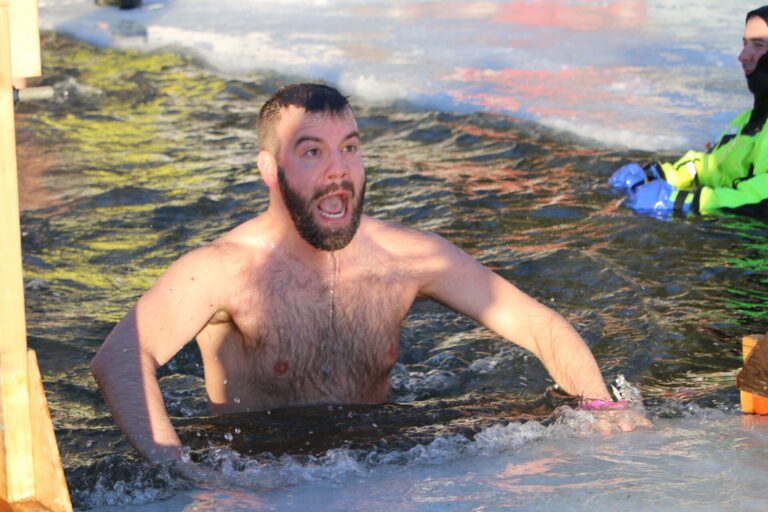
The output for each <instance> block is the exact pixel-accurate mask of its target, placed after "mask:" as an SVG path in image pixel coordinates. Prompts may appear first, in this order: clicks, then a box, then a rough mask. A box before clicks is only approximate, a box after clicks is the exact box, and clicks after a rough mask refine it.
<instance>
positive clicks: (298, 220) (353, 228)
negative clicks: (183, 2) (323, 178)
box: [277, 166, 365, 251]
mask: <svg viewBox="0 0 768 512" xmlns="http://www.w3.org/2000/svg"><path fill="white" fill-rule="evenodd" d="M277 181H278V183H279V184H280V193H281V194H282V196H283V201H284V202H285V206H286V208H287V209H288V213H289V214H290V215H291V220H293V224H294V226H296V230H297V231H298V232H299V234H300V235H301V237H302V238H303V239H304V240H305V241H306V242H307V243H308V244H309V245H311V246H312V247H314V248H316V249H321V250H323V251H338V250H339V249H343V248H344V247H346V246H347V244H349V242H351V241H352V238H354V236H355V233H357V228H358V226H360V217H361V215H362V214H363V200H364V199H365V182H363V188H362V189H361V190H360V197H356V195H355V189H354V187H353V185H352V182H351V181H349V180H344V181H342V182H341V183H332V184H330V185H328V186H327V187H325V189H323V190H318V191H316V192H315V193H314V195H313V196H312V198H311V199H310V200H309V201H307V200H305V199H304V198H302V197H301V196H300V195H299V193H298V192H296V191H295V190H293V189H292V188H291V187H290V185H288V182H287V181H286V179H285V170H284V169H283V168H282V167H280V166H278V168H277ZM340 189H344V190H349V191H350V192H351V198H350V204H347V205H346V207H347V208H352V212H351V218H350V221H349V224H347V225H346V226H344V227H340V228H332V229H324V228H322V227H321V226H320V225H318V223H317V222H315V217H314V215H313V213H314V209H313V208H312V206H311V204H312V202H314V201H315V200H317V199H319V198H320V197H322V196H324V195H326V194H330V193H332V192H335V191H337V190H340ZM355 199H357V200H356V201H355Z"/></svg>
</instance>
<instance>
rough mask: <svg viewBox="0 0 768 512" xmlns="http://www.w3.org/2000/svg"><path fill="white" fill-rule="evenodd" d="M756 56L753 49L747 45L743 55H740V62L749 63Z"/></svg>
mask: <svg viewBox="0 0 768 512" xmlns="http://www.w3.org/2000/svg"><path fill="white" fill-rule="evenodd" d="M754 54H755V52H754V50H753V49H751V48H750V47H749V45H745V46H744V48H742V49H741V53H739V62H748V61H750V60H752V58H753V56H754Z"/></svg>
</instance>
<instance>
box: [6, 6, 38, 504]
mask: <svg viewBox="0 0 768 512" xmlns="http://www.w3.org/2000/svg"><path fill="white" fill-rule="evenodd" d="M9 18H10V16H9V7H8V0H0V254H2V255H3V264H2V265H0V283H3V285H2V286H0V405H1V406H2V427H3V430H2V433H3V435H2V436H0V437H2V438H3V441H2V447H0V449H1V450H2V452H3V455H4V457H3V461H4V463H5V467H4V468H3V471H2V472H0V473H2V476H0V489H2V488H4V489H5V494H4V498H5V499H6V500H7V501H8V502H10V503H14V502H16V501H23V500H25V499H28V498H30V497H31V496H33V495H34V492H35V487H34V461H33V455H32V436H31V424H30V417H29V395H28V389H27V388H28V385H27V381H28V378H27V360H26V359H27V355H26V353H27V346H26V345H27V332H26V325H25V316H24V280H23V276H22V270H21V269H22V266H21V230H20V226H19V205H18V185H17V176H16V134H15V127H14V114H13V93H12V89H11V71H10V70H11V65H10V64H11V63H10V37H9V30H8V26H9V25H8V23H9ZM11 471H12V472H13V474H12V475H11Z"/></svg>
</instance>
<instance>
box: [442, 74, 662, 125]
mask: <svg viewBox="0 0 768 512" xmlns="http://www.w3.org/2000/svg"><path fill="white" fill-rule="evenodd" d="M642 72H643V70H642V69H640V68H637V67H628V66H625V67H619V68H612V69H611V71H610V73H611V78H610V79H608V78H606V70H605V69H600V68H595V67H578V68H563V69H559V70H556V71H547V70H540V69H539V70H528V69H502V70H492V69H478V68H456V69H454V70H453V71H452V72H451V73H450V74H448V75H445V76H443V77H441V78H442V79H444V80H446V81H448V82H450V81H454V82H459V83H460V84H461V85H458V86H457V87H455V88H451V87H450V86H448V87H447V88H446V89H445V93H447V94H448V95H450V96H451V97H453V98H455V99H456V100H457V101H459V102H463V103H469V104H472V105H477V106H479V107H483V108H486V109H490V110H494V111H497V112H505V113H515V112H518V111H521V110H525V112H527V113H529V114H532V115H534V116H537V117H540V118H554V117H556V118H559V119H585V118H586V119H592V120H594V121H597V120H601V118H604V117H606V116H609V115H615V114H611V112H612V109H609V108H605V107H606V106H608V105H620V106H624V107H626V106H628V105H632V104H634V103H637V102H638V101H639V100H640V99H641V98H639V97H638V96H637V95H636V93H637V91H635V90H634V87H633V86H632V85H633V84H635V83H636V82H637V77H638V76H642ZM468 83H470V84H472V83H474V84H476V86H475V87H467V84H468ZM646 101H647V99H646ZM604 121H611V122H613V123H615V121H616V120H615V119H604Z"/></svg>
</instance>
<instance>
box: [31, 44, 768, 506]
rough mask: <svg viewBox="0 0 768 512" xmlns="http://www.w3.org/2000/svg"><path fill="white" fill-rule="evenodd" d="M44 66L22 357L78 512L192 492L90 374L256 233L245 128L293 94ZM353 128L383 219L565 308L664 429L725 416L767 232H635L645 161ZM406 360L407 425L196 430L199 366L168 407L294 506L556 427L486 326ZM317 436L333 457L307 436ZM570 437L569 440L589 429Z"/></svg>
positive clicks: (523, 359)
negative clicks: (138, 303)
mask: <svg viewBox="0 0 768 512" xmlns="http://www.w3.org/2000/svg"><path fill="white" fill-rule="evenodd" d="M43 47H44V49H45V51H46V58H45V63H46V70H45V76H47V77H48V80H50V81H51V82H53V83H55V85H56V88H57V91H58V96H57V98H58V100H56V101H52V102H49V103H47V104H43V105H21V106H20V107H19V109H18V114H19V115H18V119H19V122H18V130H19V137H18V140H19V144H20V152H21V153H22V154H26V155H30V158H28V159H20V161H22V162H30V161H34V165H33V164H30V166H29V168H28V169H32V170H30V171H29V172H30V173H33V175H31V176H30V178H34V180H35V184H36V185H35V186H36V187H38V189H39V192H35V193H34V194H33V195H34V197H32V199H35V200H30V201H28V202H25V204H26V206H27V209H26V210H25V211H24V212H23V216H22V229H23V248H24V265H25V283H26V294H27V295H26V300H27V313H28V322H29V327H28V331H29V344H30V346H31V348H33V349H35V350H36V351H37V354H38V358H39V360H40V366H41V370H42V373H43V380H44V384H45V388H46V392H47V394H48V399H49V404H50V408H51V413H52V415H53V419H54V424H55V428H56V433H57V436H58V439H59V442H60V448H61V452H62V457H63V461H64V464H65V466H66V473H67V477H68V480H69V483H70V488H71V492H72V496H73V500H74V502H75V504H76V505H77V506H79V507H88V506H95V505H102V504H108V503H118V504H119V503H139V502H142V501H153V500H156V499H160V498H163V497H167V496H170V495H172V494H173V493H174V492H175V491H174V489H175V488H176V487H177V486H178V485H181V484H180V483H179V481H178V480H176V479H175V477H173V476H171V475H170V474H168V473H167V472H165V470H163V469H162V468H151V467H149V466H146V465H144V464H142V463H141V462H139V461H137V459H136V456H135V455H134V454H133V452H132V450H131V449H130V448H129V447H128V445H127V444H126V442H125V441H123V440H122V438H121V437H120V435H119V432H118V431H117V430H116V428H115V427H114V424H113V423H112V420H111V418H110V416H109V414H108V412H107V410H106V408H105V406H104V404H103V402H102V400H101V397H100V395H99V393H98V391H97V389H96V386H95V383H94V381H93V380H92V378H91V376H90V373H89V371H88V368H87V365H88V362H89V361H90V358H91V357H92V356H93V354H94V353H95V351H96V350H97V348H98V346H99V345H100V344H101V342H102V340H103V339H104V337H105V336H106V335H107V333H108V332H109V331H110V329H111V328H112V326H113V325H114V323H115V322H116V321H117V320H118V319H119V318H120V317H121V316H122V314H123V313H124V312H125V311H126V310H127V309H128V307H129V306H130V305H131V304H132V303H133V302H134V301H135V300H136V299H137V298H138V296H139V295H140V294H141V293H142V292H143V291H144V290H145V289H147V288H148V287H149V286H150V285H151V283H152V282H153V280H154V279H155V278H156V277H157V275H158V274H159V272H161V271H162V269H164V268H165V267H166V266H167V265H168V264H169V263H170V262H171V261H172V260H174V259H175V258H176V257H177V256H178V255H179V254H181V253H182V252H185V251H187V250H189V249H191V248H193V247H197V246H199V245H200V244H203V243H205V242H207V241H210V240H212V239H213V238H215V237H216V236H218V235H220V234H221V233H223V232H225V231H227V230H229V229H231V228H232V227H234V226H235V225H237V224H239V223H241V222H242V221H244V220H245V219H248V218H250V217H251V216H253V215H255V214H256V213H258V212H260V211H262V210H264V208H265V207H266V201H267V194H266V190H265V188H264V186H263V185H262V184H261V183H260V181H259V179H258V171H257V170H256V169H255V167H254V158H255V141H254V130H253V125H254V120H255V116H256V114H257V109H258V108H259V106H260V105H261V103H262V102H263V101H264V100H265V99H266V98H267V96H268V95H269V94H270V92H271V91H272V90H273V87H274V84H275V83H277V81H278V79H277V78H276V77H272V76H263V75H258V76H257V75H254V76H252V79H251V80H228V79H225V78H222V77H220V76H216V75H215V74H212V73H210V72H208V71H205V70H203V69H201V68H199V67H197V66H196V65H195V64H194V63H193V62H191V61H189V60H188V59H184V58H181V57H178V56H175V55H170V54H138V53H126V52H120V51H113V50H97V49H94V48H92V47H89V46H86V45H82V44H79V43H73V42H71V41H68V40H65V39H60V38H57V37H54V36H47V37H46V39H45V41H44V44H43ZM357 115H358V118H359V122H360V127H361V131H362V132H363V136H364V149H365V157H366V162H367V169H368V177H369V193H368V196H367V197H368V203H367V208H368V212H369V213H372V214H373V215H375V216H378V217H381V218H385V219H388V220H391V221H395V222H401V223H405V224H408V225H412V226H417V227H420V228H425V229H430V230H433V231H436V232H438V233H440V234H441V235H443V236H445V237H446V238H448V239H449V240H452V241H453V242H455V243H457V244H458V245H460V246H461V247H462V248H464V249H465V250H466V251H468V252H469V253H470V254H472V255H473V256H475V257H476V258H478V259H480V260H481V261H483V262H484V263H485V264H486V265H488V266H490V267H492V268H494V269H495V270H496V271H497V272H499V273H500V274H501V275H502V276H504V277H505V278H507V279H509V280H510V281H512V282H514V283H516V284H517V285H518V286H520V287H521V288H522V289H523V290H525V291H526V292H528V293H530V294H531V295H533V296H534V297H536V298H538V299H539V300H541V301H544V302H546V303H547V304H549V305H551V306H552V307H554V308H555V309H556V310H557V311H559V312H560V313H561V314H563V315H564V316H565V317H566V318H567V319H568V320H570V321H571V322H572V323H574V324H575V325H576V327H577V328H578V330H579V331H580V332H581V333H582V334H583V335H584V336H585V338H586V339H587V341H588V342H589V344H590V346H591V348H592V350H593V351H594V352H595V354H596V356H597V358H598V361H599V363H600V366H601V367H602V369H603V371H604V373H605V374H606V376H607V377H608V378H609V379H613V378H616V377H617V376H619V375H625V376H626V377H627V379H628V380H629V381H631V382H634V383H636V384H637V385H639V386H640V388H641V390H642V392H643V394H644V396H645V399H646V403H647V405H648V406H649V407H650V411H651V413H652V414H653V415H655V416H658V417H677V416H683V415H688V414H690V413H691V411H698V410H703V409H706V410H716V411H721V412H725V413H730V412H732V411H733V409H734V407H735V404H737V401H738V393H737V390H736V389H735V387H734V379H735V373H736V371H737V370H738V368H739V367H740V366H741V359H740V344H739V340H740V337H741V336H742V335H744V334H747V333H752V332H755V331H757V332H761V331H763V330H765V328H766V307H765V306H766V301H767V299H768V283H767V282H766V278H765V270H766V266H767V264H766V262H767V261H768V242H766V236H765V235H766V227H767V226H766V224H765V222H764V221H762V220H759V219H747V218H740V217H723V218H706V219H700V218H699V219H690V220H672V221H668V222H662V221H658V220H655V219H651V218H646V217H639V216H636V215H634V214H633V213H632V212H631V211H629V210H628V209H626V208H624V207H623V206H622V204H621V200H620V198H618V197H616V196H614V195H613V194H612V193H611V192H610V191H609V190H608V188H607V187H606V186H605V181H606V179H607V177H608V176H609V175H610V173H611V172H612V170H613V169H614V168H616V167H617V166H618V165H619V164H620V163H623V162H625V161H626V160H629V159H635V158H637V159H642V158H644V157H645V156H646V155H643V154H627V153H621V152H613V151H611V150H609V149H605V148H596V147H591V146H590V145H588V144H586V143H584V142H583V141H579V140H575V139H573V138H571V137H568V136H564V135H562V134H558V133H554V132H552V131H549V130H546V129H543V128H541V127H539V126H536V125H534V124H529V123H523V122H518V121H516V120H514V119H510V118H507V117H504V116H499V115H490V114H475V115H458V114H445V113H439V112H433V111H423V110H416V109H411V108H408V107H407V106H399V107H397V108H395V107H392V108H380V107H376V108H374V107H366V106H365V105H362V106H360V107H359V109H358V111H357ZM32 157H34V158H32ZM28 169H27V168H25V169H22V172H25V173H26V172H28ZM27 192H28V191H27ZM401 345H402V346H401V354H402V356H401V359H400V362H399V364H398V365H397V366H396V368H395V370H394V372H393V374H392V380H393V386H394V387H393V389H394V393H395V395H396V399H397V402H396V403H394V404H391V405H387V406H382V407H374V408H347V409H341V410H324V409H323V408H319V409H312V408H308V409H302V410H296V411H288V412H279V411H275V412H274V416H271V415H272V412H270V413H269V414H267V413H263V414H260V415H251V416H249V417H246V418H238V419H237V420H235V419H234V418H229V419H227V418H205V417H202V418H201V417H200V416H201V415H204V414H205V395H204V389H203V385H202V368H201V367H200V362H199V356H198V354H197V352H196V348H195V347H194V344H190V345H189V346H188V347H187V348H185V350H183V351H182V352H181V353H180V354H179V355H178V356H177V357H176V358H174V359H173V360H172V361H171V362H170V363H169V364H168V365H166V367H164V368H163V369H162V370H161V377H162V380H161V384H162V387H163V392H164V394H165V396H166V402H167V404H168V408H169V412H170V414H171V415H172V416H173V417H174V418H175V423H176V425H177V426H178V428H179V429H180V432H181V434H182V437H183V438H184V440H185V443H186V444H188V445H189V446H190V448H191V449H192V450H193V455H194V457H197V458H199V459H200V460H203V461H207V463H208V464H210V465H211V466H213V467H217V466H220V467H227V468H230V469H229V470H233V469H232V468H233V467H234V468H235V469H237V468H239V470H240V471H241V472H245V473H246V474H251V473H248V472H249V471H250V472H255V473H253V474H255V475H259V477H260V478H266V479H267V481H269V480H270V479H272V481H273V482H275V485H276V486H278V487H279V486H283V485H285V484H288V483H291V482H296V481H301V478H305V481H306V480H307V479H309V480H310V481H311V480H312V478H315V479H316V478H322V476H318V475H322V474H325V473H333V472H334V471H337V470H338V471H340V472H341V473H342V474H347V475H348V474H349V473H348V472H347V473H344V471H349V470H347V469H342V468H348V467H349V465H350V464H351V467H353V468H357V469H354V470H353V472H354V471H367V470H368V469H363V470H361V469H360V468H361V467H363V468H370V467H380V466H381V465H382V464H387V463H398V464H405V465H410V464H412V463H413V462H414V461H415V460H425V459H429V458H430V457H432V459H430V460H433V461H436V460H441V459H440V458H439V457H441V456H445V454H446V453H447V454H448V455H449V456H452V457H453V458H454V459H455V458H456V457H457V456H458V455H472V454H478V453H482V451H483V449H484V448H482V447H483V446H494V447H495V449H498V448H499V446H503V447H504V448H503V449H506V450H509V449H514V448H516V447H519V446H520V445H524V444H525V443H526V442H527V440H530V439H541V438H543V437H548V438H555V437H556V435H555V434H554V432H556V431H557V430H556V429H557V428H564V427H562V426H560V427H558V426H557V425H561V424H560V423H558V422H556V421H554V418H553V417H552V411H553V409H554V408H555V407H556V406H557V405H558V404H560V403H561V402H560V401H559V399H557V398H556V397H552V396H550V395H548V394H546V392H545V391H546V389H547V386H549V385H550V384H551V382H550V381H549V379H548V377H547V375H546V373H545V372H544V370H543V369H542V368H541V366H540V364H539V363H538V361H536V360H535V358H533V357H532V356H530V355H529V354H527V353H525V352H524V351H522V350H521V349H519V348H517V347H515V346H512V345H510V344H508V343H506V342H502V341H500V340H499V339H498V338H497V337H495V336H494V335H492V334H491V333H489V332H487V331H486V330H485V329H483V328H481V327H479V326H478V325H477V324H475V323H474V322H472V321H470V320H468V319H466V318H463V317H459V316H457V315H455V314H454V313H453V312H451V311H448V310H446V309H444V308H442V307H440V306H439V305H436V304H431V303H427V304H418V305H417V306H415V307H414V309H413V310H412V312H411V314H410V315H409V316H408V318H407V319H406V321H405V324H404V328H403V334H402V337H401ZM270 416H271V417H270ZM307 418H310V420H309V422H311V423H312V424H315V425H317V429H319V430H318V431H320V430H322V431H323V432H325V433H326V434H325V435H323V436H318V435H316V434H315V433H314V432H312V433H310V432H305V431H304V427H305V425H306V423H307V422H308V420H307ZM509 418H512V421H509ZM277 427H280V428H277ZM569 428H570V430H568V429H566V432H570V435H571V436H573V435H576V433H577V432H578V431H579V427H578V421H577V422H576V426H575V427H573V426H572V427H569ZM336 429H340V430H336ZM494 429H508V430H505V431H504V435H503V436H501V437H502V438H503V439H505V441H503V443H502V442H501V441H494V442H495V443H497V444H493V443H491V444H490V445H488V444H483V443H489V442H490V441H488V439H489V437H492V436H493V435H494V432H496V433H498V432H497V431H496V430H494ZM558 432H560V431H558ZM499 435H501V434H499ZM557 435H561V434H557ZM281 436H282V437H281ZM617 442H619V441H617ZM626 442H629V441H626ZM445 443H447V444H445ZM498 443H502V444H498ZM259 447H262V448H261V449H260V448H259ZM267 447H268V448H267ZM307 447H308V448H307ZM221 448H224V451H222V450H221ZM233 450H236V451H239V452H241V453H243V454H245V455H238V454H237V453H236V451H233ZM262 452H269V453H262ZM248 453H250V454H251V455H247V454H248ZM441 454H442V455H441ZM286 457H287V458H286ZM350 461H352V462H350ZM547 461H549V462H547ZM361 464H363V466H360V465H361ZM529 464H530V465H528V466H526V465H522V466H516V465H515V466H510V467H507V468H506V469H504V470H502V471H501V473H499V475H497V480H496V482H497V483H496V485H498V486H502V487H504V486H505V487H506V488H507V489H508V490H509V486H510V485H512V486H513V487H514V486H517V487H516V488H517V489H518V490H524V491H525V492H528V493H534V494H535V486H536V485H545V486H546V485H551V484H550V483H546V482H545V483H541V484H539V483H535V482H534V480H535V479H533V480H531V481H527V480H525V478H524V477H523V476H521V474H520V473H519V472H522V471H528V475H529V477H530V475H533V474H535V473H536V472H537V471H544V470H545V469H547V470H548V472H547V475H548V477H547V478H548V479H550V480H551V479H552V478H554V477H553V475H554V473H553V472H552V468H555V469H557V468H558V467H561V466H563V465H566V466H567V463H566V462H563V461H559V460H556V459H551V460H550V459H548V458H546V457H540V458H537V459H533V460H531V461H530V463H529ZM537 465H538V466H537ZM542 465H545V466H547V468H544V467H543V466H542ZM313 467H315V468H319V469H317V471H316V472H315V473H312V471H313V470H312V468H313ZM265 468H267V469H268V468H272V469H271V471H272V472H271V473H265V471H266V469H265ZM257 469H258V471H257ZM229 470H228V471H229ZM233 471H234V470H233ZM292 471H293V472H292ZM307 471H309V472H310V473H311V474H310V476H309V477H306V476H305V477H299V476H297V474H298V473H302V472H303V473H302V474H304V473H306V472H307ZM558 471H560V469H558ZM297 472H298V473H297ZM265 475H267V476H265ZM614 477H615V475H614ZM249 478H250V477H249ZM616 478H618V477H616ZM520 479H523V483H516V482H519V481H520ZM119 482H122V483H121V484H120V485H117V483H119ZM510 482H511V483H510ZM581 482H582V480H580V479H578V478H577V479H573V480H569V482H567V483H568V484H569V485H573V486H574V487H575V488H578V487H579V486H581V485H582V484H581ZM611 482H613V483H611ZM241 483H242V481H241ZM620 484H621V480H620V479H618V480H615V481H614V480H609V481H608V483H607V484H606V485H607V486H608V488H612V487H611V486H613V487H615V488H619V487H620ZM260 485H264V484H263V481H262V483H261V484H260ZM583 485H588V484H587V483H584V484H583ZM532 486H533V487H532ZM516 492H522V491H516Z"/></svg>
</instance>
